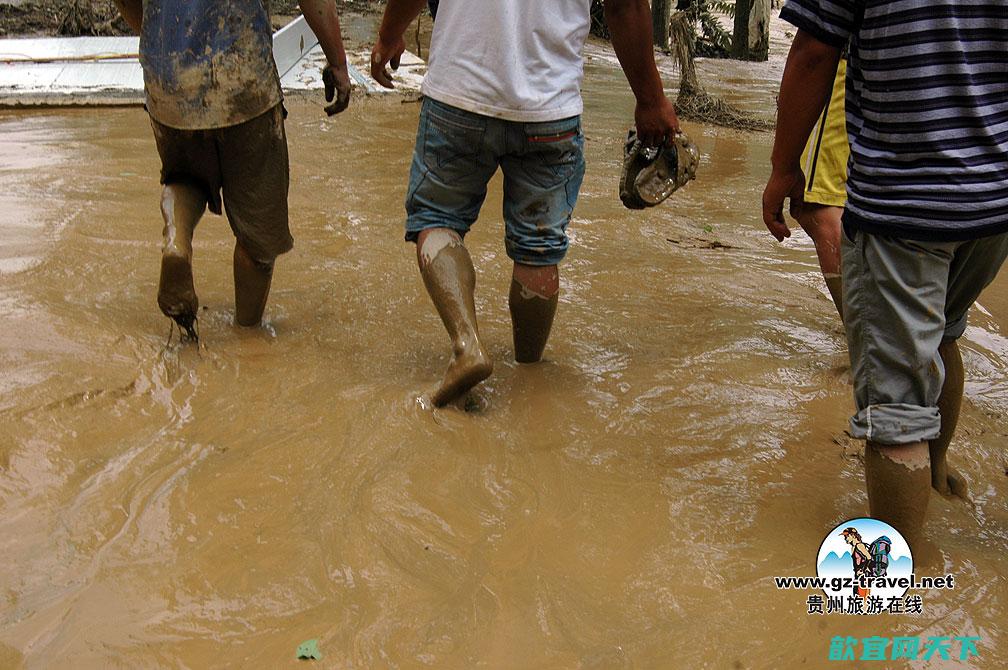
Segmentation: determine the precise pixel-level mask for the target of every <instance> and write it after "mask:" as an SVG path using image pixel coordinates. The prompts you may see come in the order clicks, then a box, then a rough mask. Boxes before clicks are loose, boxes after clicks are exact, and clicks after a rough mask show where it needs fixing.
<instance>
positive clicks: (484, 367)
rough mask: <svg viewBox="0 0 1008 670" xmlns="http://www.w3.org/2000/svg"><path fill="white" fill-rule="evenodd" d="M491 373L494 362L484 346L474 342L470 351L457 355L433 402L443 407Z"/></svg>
mask: <svg viewBox="0 0 1008 670" xmlns="http://www.w3.org/2000/svg"><path fill="white" fill-rule="evenodd" d="M491 372H493V361H492V360H490V357H489V356H488V355H487V353H486V352H485V351H484V350H483V345H481V344H480V343H479V342H478V341H477V342H474V343H473V345H471V346H470V347H469V348H468V349H464V350H462V351H459V352H456V353H455V356H454V357H453V358H452V361H451V363H449V364H448V369H447V370H446V371H445V375H444V379H442V380H441V385H440V386H439V387H438V388H437V390H436V391H434V393H433V394H431V402H432V403H434V406H435V407H443V406H444V405H447V404H448V403H449V402H451V401H452V400H454V399H455V398H458V397H459V396H460V395H462V394H463V393H465V392H466V391H468V390H469V389H471V388H472V387H474V386H476V384H479V383H480V382H481V381H483V380H484V379H486V378H487V377H489V376H490V373H491Z"/></svg>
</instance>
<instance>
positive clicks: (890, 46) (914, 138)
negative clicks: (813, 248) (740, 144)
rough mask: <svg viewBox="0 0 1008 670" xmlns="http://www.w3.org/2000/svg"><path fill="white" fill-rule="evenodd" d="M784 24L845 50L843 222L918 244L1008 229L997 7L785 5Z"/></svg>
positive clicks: (840, 1) (1006, 8)
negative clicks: (846, 162) (847, 53)
mask: <svg viewBox="0 0 1008 670" xmlns="http://www.w3.org/2000/svg"><path fill="white" fill-rule="evenodd" d="M781 18H782V19H784V20H786V21H789V22H790V23H792V24H793V25H795V26H796V27H798V28H800V29H801V30H802V31H804V32H806V33H808V34H810V35H811V36H813V37H815V38H816V39H818V40H820V41H821V42H824V43H826V44H830V45H832V46H835V47H837V48H842V47H843V46H844V45H845V44H847V42H848V39H849V40H850V45H851V46H850V57H849V59H848V61H847V88H846V106H847V134H848V138H849V140H850V153H851V157H850V162H849V165H848V167H849V174H848V179H847V196H848V198H847V207H846V209H845V210H844V215H843V220H844V225H845V226H847V227H850V228H857V229H861V230H865V231H866V232H870V233H877V234H882V235H890V236H893V237H902V238H910V239H922V240H963V239H972V238H977V237H984V236H987V235H993V234H995V233H1000V232H1004V231H1008V5H1006V3H1005V1H1004V0H789V1H788V3H787V4H786V5H785V6H784V9H783V10H781Z"/></svg>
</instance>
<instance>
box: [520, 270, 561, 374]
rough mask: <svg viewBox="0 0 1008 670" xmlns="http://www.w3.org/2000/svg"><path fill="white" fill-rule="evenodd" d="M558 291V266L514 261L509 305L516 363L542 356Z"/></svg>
mask: <svg viewBox="0 0 1008 670" xmlns="http://www.w3.org/2000/svg"><path fill="white" fill-rule="evenodd" d="M559 294H560V273H559V272H557V266H555V265H546V266H534V265H522V264H521V263H515V264H514V271H513V273H512V275H511V293H510V295H509V296H508V306H509V307H510V308H511V332H512V335H513V336H514V350H515V360H516V361H518V362H519V363H536V362H538V361H539V359H541V358H542V354H543V350H544V349H545V348H546V340H548V339H549V334H550V328H552V327H553V316H554V315H555V314H556V308H557V297H558V295H559Z"/></svg>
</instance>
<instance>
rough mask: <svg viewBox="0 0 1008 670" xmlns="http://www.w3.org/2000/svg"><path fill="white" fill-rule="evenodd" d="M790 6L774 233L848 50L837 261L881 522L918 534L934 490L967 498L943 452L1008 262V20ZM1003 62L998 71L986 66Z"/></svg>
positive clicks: (957, 2)
mask: <svg viewBox="0 0 1008 670" xmlns="http://www.w3.org/2000/svg"><path fill="white" fill-rule="evenodd" d="M892 5H893V3H891V2H888V1H886V0H862V1H861V2H850V3H839V2H834V1H833V0H789V2H788V3H787V4H786V5H785V6H784V9H783V10H781V18H783V19H784V20H786V21H789V22H791V23H792V24H794V25H795V26H796V27H797V28H798V33H797V35H796V36H795V39H794V44H792V46H791V53H790V54H789V56H788V62H787V65H786V66H785V69H784V77H783V80H782V82H781V91H780V98H779V101H780V112H779V114H778V123H777V135H776V138H775V141H774V149H773V153H772V158H771V163H772V167H773V171H772V173H771V175H770V179H769V181H768V183H767V186H766V190H765V191H764V192H763V221H764V223H765V224H766V226H767V228H768V229H769V230H770V232H771V233H772V234H773V235H774V236H775V237H776V238H777V239H778V240H782V239H783V238H784V237H786V236H787V235H788V234H789V231H788V228H787V225H786V224H785V222H784V217H783V213H782V210H783V203H784V200H785V199H786V198H789V197H790V198H791V199H792V203H793V202H794V201H795V199H798V201H799V202H800V201H801V197H802V187H803V183H802V172H801V167H800V155H801V147H802V145H803V144H804V143H805V139H806V138H807V137H808V136H809V133H810V131H811V129H812V126H813V124H814V123H815V119H816V117H817V116H818V115H819V113H820V111H821V110H822V108H823V106H824V104H825V102H826V99H827V97H828V96H829V91H830V87H831V82H832V81H833V77H834V73H835V72H836V67H837V62H838V61H839V58H840V52H841V50H842V49H843V48H844V46H845V45H847V44H848V42H849V43H850V45H851V47H850V58H849V59H848V65H847V67H848V73H847V81H848V87H847V96H846V106H847V128H848V137H849V139H850V152H851V156H850V162H849V164H848V167H849V170H848V176H847V205H846V208H845V209H844V213H843V229H844V230H843V235H842V239H841V244H842V252H841V256H842V259H841V263H842V267H843V291H844V301H843V310H844V320H845V327H846V330H847V342H848V348H849V351H850V359H851V372H852V375H853V377H854V400H855V403H856V406H857V413H856V414H855V415H854V416H853V417H852V418H851V421H850V427H851V433H852V434H853V435H854V436H855V437H857V438H861V439H864V440H866V441H867V447H866V449H865V479H866V483H867V489H868V504H869V508H870V510H871V515H872V517H874V518H877V519H881V520H883V521H886V522H888V523H890V524H891V525H893V526H895V527H896V529H897V530H899V531H900V532H901V533H902V534H903V536H904V537H906V539H907V540H908V541H911V542H912V541H913V540H914V539H916V538H918V537H919V535H920V533H921V531H922V528H923V523H924V516H925V512H926V509H927V504H928V498H929V492H930V489H931V488H934V489H936V490H937V491H939V492H940V493H942V494H946V495H949V494H958V495H960V496H963V497H965V494H966V489H965V481H964V479H963V478H962V477H961V476H960V475H959V474H958V473H956V472H955V471H954V470H953V469H952V468H951V467H949V465H948V462H947V459H946V455H947V451H948V447H949V443H950V442H951V440H952V436H953V433H954V432H955V427H956V423H957V421H958V418H959V407H960V404H961V402H962V396H963V365H962V359H961V358H960V355H959V347H958V344H957V340H958V338H959V337H960V336H961V335H962V334H963V331H964V330H965V328H966V314H967V312H968V310H969V308H970V306H971V305H972V304H973V302H974V301H975V300H976V299H977V297H978V296H979V295H980V292H981V291H982V290H983V289H984V287H986V286H987V285H988V284H990V282H991V281H993V279H994V277H995V276H996V275H997V273H998V270H999V269H1000V267H1001V265H1002V264H1003V263H1004V260H1005V257H1006V256H1008V188H1006V187H1005V184H1006V182H1008V130H1006V129H1005V119H1006V118H1008V77H1006V76H1005V72H1006V71H1008V69H1006V67H1008V19H1006V17H1005V12H1004V3H1003V2H1000V1H999V0H905V1H904V2H902V3H900V7H899V11H896V10H894V9H893V6H892ZM991 58H993V60H991Z"/></svg>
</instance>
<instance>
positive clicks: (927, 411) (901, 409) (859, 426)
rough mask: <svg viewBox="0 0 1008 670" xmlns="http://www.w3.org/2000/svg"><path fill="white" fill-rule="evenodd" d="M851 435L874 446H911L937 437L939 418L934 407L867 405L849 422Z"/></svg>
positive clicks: (900, 404) (899, 404)
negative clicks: (875, 444)
mask: <svg viewBox="0 0 1008 670" xmlns="http://www.w3.org/2000/svg"><path fill="white" fill-rule="evenodd" d="M850 427H851V435H853V436H854V437H856V438H858V439H861V440H869V441H870V442H875V443H877V444H913V443H916V442H926V441H928V440H933V439H935V438H936V437H938V434H939V433H940V432H941V416H940V415H939V414H938V408H937V407H918V406H917V405H906V404H902V403H898V404H886V405H869V406H868V407H866V408H864V409H863V410H861V411H860V412H858V413H857V414H855V415H854V416H852V417H851V420H850Z"/></svg>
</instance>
